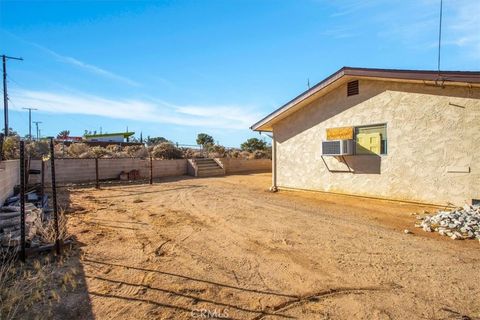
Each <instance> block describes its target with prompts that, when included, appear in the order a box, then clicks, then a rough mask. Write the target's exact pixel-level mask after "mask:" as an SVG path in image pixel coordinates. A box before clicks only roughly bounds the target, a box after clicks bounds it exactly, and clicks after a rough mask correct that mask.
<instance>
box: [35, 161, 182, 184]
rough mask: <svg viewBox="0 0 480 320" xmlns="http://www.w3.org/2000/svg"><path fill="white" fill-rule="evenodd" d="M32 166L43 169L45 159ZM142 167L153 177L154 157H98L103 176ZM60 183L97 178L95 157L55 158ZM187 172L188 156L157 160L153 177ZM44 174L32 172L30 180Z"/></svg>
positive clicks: (47, 177)
mask: <svg viewBox="0 0 480 320" xmlns="http://www.w3.org/2000/svg"><path fill="white" fill-rule="evenodd" d="M31 168H32V169H40V168H41V161H40V160H32V164H31ZM45 170H46V171H45V180H46V181H47V182H50V181H51V175H50V173H51V170H50V162H45ZM130 170H139V171H140V176H141V177H142V178H149V177H150V159H145V160H143V159H132V158H114V159H98V173H99V179H100V180H106V179H118V177H119V175H120V173H121V172H122V171H126V172H128V171H130ZM55 173H56V179H57V182H58V183H79V182H93V181H95V159H55ZM186 174H187V160H185V159H179V160H153V177H154V178H159V177H168V176H181V175H186ZM39 179H40V175H35V176H33V175H32V176H30V181H32V182H36V181H39Z"/></svg>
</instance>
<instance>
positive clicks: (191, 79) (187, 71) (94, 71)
mask: <svg viewBox="0 0 480 320" xmlns="http://www.w3.org/2000/svg"><path fill="white" fill-rule="evenodd" d="M438 11H439V1H437V0H435V1H431V0H402V1H397V0H377V1H373V0H371V1H370V0H363V1H358V0H344V1H342V0H340V1H322V0H304V1H301V0H289V1H282V0H252V1H250V0H223V1H215V0H205V1H198V0H191V1H173V0H170V1H20V0H18V1H5V0H3V1H1V2H0V53H5V54H7V55H12V56H21V57H23V58H24V59H25V61H23V62H18V61H9V63H8V74H9V79H8V85H9V96H10V108H11V112H10V126H12V127H13V128H14V129H15V130H17V131H19V132H20V133H22V134H26V133H27V132H28V114H27V112H26V111H23V110H21V108H22V107H34V108H38V109H39V111H35V112H34V113H33V120H37V121H42V124H41V129H42V135H56V134H57V133H58V132H59V131H61V130H64V129H68V130H70V131H71V134H72V135H82V134H83V132H84V130H85V129H88V130H91V131H93V130H97V131H99V130H100V127H102V129H103V131H104V132H116V131H123V130H125V128H126V127H127V126H128V128H129V129H130V130H133V131H135V132H136V133H137V135H139V134H140V132H143V136H144V137H145V136H147V135H150V136H164V137H166V138H168V139H170V140H172V141H174V142H179V143H182V144H193V143H194V142H195V137H196V135H197V133H199V132H206V133H209V134H211V135H213V136H214V137H215V139H216V140H217V141H219V142H220V143H221V144H223V145H226V146H238V145H239V144H240V143H241V142H243V141H244V140H245V139H247V138H249V137H258V133H254V132H251V131H250V130H249V129H248V127H249V126H250V125H251V124H253V123H254V122H255V121H256V120H258V119H260V118H261V117H263V116H264V115H266V114H268V113H270V112H271V111H273V110H274V109H276V108H278V107H279V106H281V105H282V104H283V103H285V102H286V101H288V100H290V99H291V98H293V97H294V96H296V95H298V94H299V93H300V92H302V91H304V90H305V89H306V88H307V79H310V83H311V84H314V83H316V82H318V81H321V80H322V79H323V78H325V77H326V76H328V75H329V74H331V73H333V72H335V71H336V70H337V69H339V68H341V67H342V66H357V67H378V68H399V69H436V63H437V37H438V14H439V13H438ZM442 69H444V70H480V1H479V0H444V25H443V48H442ZM2 114H3V113H2ZM1 126H2V127H3V116H2V125H1Z"/></svg>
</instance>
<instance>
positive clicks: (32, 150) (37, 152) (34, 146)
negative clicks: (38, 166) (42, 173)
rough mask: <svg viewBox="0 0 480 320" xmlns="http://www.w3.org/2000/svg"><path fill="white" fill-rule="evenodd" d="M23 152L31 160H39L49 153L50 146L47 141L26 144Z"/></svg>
mask: <svg viewBox="0 0 480 320" xmlns="http://www.w3.org/2000/svg"><path fill="white" fill-rule="evenodd" d="M25 151H26V153H27V155H28V156H30V157H31V158H34V159H40V158H43V157H44V156H46V155H48V154H49V153H50V145H49V143H48V142H47V141H31V142H29V143H27V144H26V146H25Z"/></svg>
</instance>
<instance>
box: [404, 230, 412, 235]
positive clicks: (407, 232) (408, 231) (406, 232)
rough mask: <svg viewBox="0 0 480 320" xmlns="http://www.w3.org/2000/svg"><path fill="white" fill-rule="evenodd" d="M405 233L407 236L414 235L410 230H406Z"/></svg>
mask: <svg viewBox="0 0 480 320" xmlns="http://www.w3.org/2000/svg"><path fill="white" fill-rule="evenodd" d="M403 233H405V234H412V233H413V232H412V231H410V230H408V229H405V230H403Z"/></svg>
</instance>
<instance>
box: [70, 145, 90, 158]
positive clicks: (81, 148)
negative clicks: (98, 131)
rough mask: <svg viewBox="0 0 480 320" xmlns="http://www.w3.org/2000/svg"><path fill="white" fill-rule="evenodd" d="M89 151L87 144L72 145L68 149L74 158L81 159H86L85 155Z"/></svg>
mask: <svg viewBox="0 0 480 320" xmlns="http://www.w3.org/2000/svg"><path fill="white" fill-rule="evenodd" d="M89 151H90V148H89V147H88V146H87V145H86V144H85V143H72V144H71V145H70V146H69V147H68V154H69V155H70V156H71V157H74V158H77V157H80V155H82V156H83V157H84V158H85V154H86V153H87V152H89Z"/></svg>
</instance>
